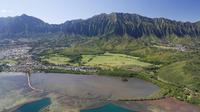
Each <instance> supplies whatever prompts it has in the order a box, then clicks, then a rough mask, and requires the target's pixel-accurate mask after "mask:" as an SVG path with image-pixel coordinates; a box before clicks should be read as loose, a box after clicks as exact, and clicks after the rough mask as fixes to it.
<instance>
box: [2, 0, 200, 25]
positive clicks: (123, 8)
mask: <svg viewBox="0 0 200 112" xmlns="http://www.w3.org/2000/svg"><path fill="white" fill-rule="evenodd" d="M112 12H124V13H134V14H139V15H143V16H147V17H151V18H156V17H165V18H169V19H173V20H177V21H190V22H196V21H200V0H1V1H0V17H7V16H17V15H21V14H27V15H30V16H34V17H37V18H40V19H42V20H43V21H45V22H48V23H51V24H59V23H63V22H65V21H67V20H72V19H87V18H89V17H92V16H94V15H97V14H101V13H112Z"/></svg>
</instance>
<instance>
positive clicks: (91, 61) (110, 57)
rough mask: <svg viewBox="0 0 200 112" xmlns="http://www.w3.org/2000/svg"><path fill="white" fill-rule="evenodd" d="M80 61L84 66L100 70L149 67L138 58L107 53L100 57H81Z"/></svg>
mask: <svg viewBox="0 0 200 112" xmlns="http://www.w3.org/2000/svg"><path fill="white" fill-rule="evenodd" d="M81 61H82V63H83V64H84V65H86V66H96V67H102V68H110V67H116V68H119V67H126V66H140V67H148V66H150V65H151V64H150V63H145V62H142V61H140V60H138V57H133V56H129V55H125V54H113V53H108V52H107V53H104V54H101V55H82V60H81Z"/></svg>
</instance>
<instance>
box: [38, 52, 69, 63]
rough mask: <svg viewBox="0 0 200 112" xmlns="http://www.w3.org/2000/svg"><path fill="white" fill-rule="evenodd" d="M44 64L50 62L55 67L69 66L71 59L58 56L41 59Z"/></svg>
mask: <svg viewBox="0 0 200 112" xmlns="http://www.w3.org/2000/svg"><path fill="white" fill-rule="evenodd" d="M41 59H42V61H43V62H48V63H50V64H55V65H63V64H69V61H70V58H68V57H66V56H62V55H58V54H53V55H49V56H44V57H41Z"/></svg>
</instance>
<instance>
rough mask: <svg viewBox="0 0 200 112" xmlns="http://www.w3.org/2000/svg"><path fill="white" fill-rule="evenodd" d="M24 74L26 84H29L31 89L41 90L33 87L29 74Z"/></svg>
mask: <svg viewBox="0 0 200 112" xmlns="http://www.w3.org/2000/svg"><path fill="white" fill-rule="evenodd" d="M26 76H27V81H28V86H29V87H30V88H31V89H32V90H34V91H40V92H43V90H41V89H37V88H35V87H33V86H32V84H31V80H30V76H29V75H28V74H27V75H26Z"/></svg>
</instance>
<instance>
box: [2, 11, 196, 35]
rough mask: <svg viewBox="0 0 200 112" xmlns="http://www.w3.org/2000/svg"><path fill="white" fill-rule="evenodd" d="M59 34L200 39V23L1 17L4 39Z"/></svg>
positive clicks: (122, 17)
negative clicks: (58, 20)
mask: <svg viewBox="0 0 200 112" xmlns="http://www.w3.org/2000/svg"><path fill="white" fill-rule="evenodd" d="M58 32H60V33H64V34H67V35H80V36H88V37H92V36H107V35H118V36H123V35H129V36H131V37H134V38H140V37H143V36H150V35H154V36H156V37H159V38H163V37H165V36H168V35H176V36H178V37H184V36H190V37H199V36H200V22H194V23H192V22H181V21H175V20H170V19H166V18H149V17H145V16H141V15H138V14H129V13H110V14H106V13H102V14H99V15H95V16H93V17H91V18H88V19H77V20H70V21H66V22H64V23H61V24H49V23H46V22H44V21H42V20H41V19H38V18H36V17H33V16H28V15H26V14H22V15H21V16H15V17H7V18H6V17H3V18H2V17H1V18H0V37H7V36H8V35H13V36H15V35H22V36H24V35H26V36H28V35H31V34H46V33H58Z"/></svg>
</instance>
